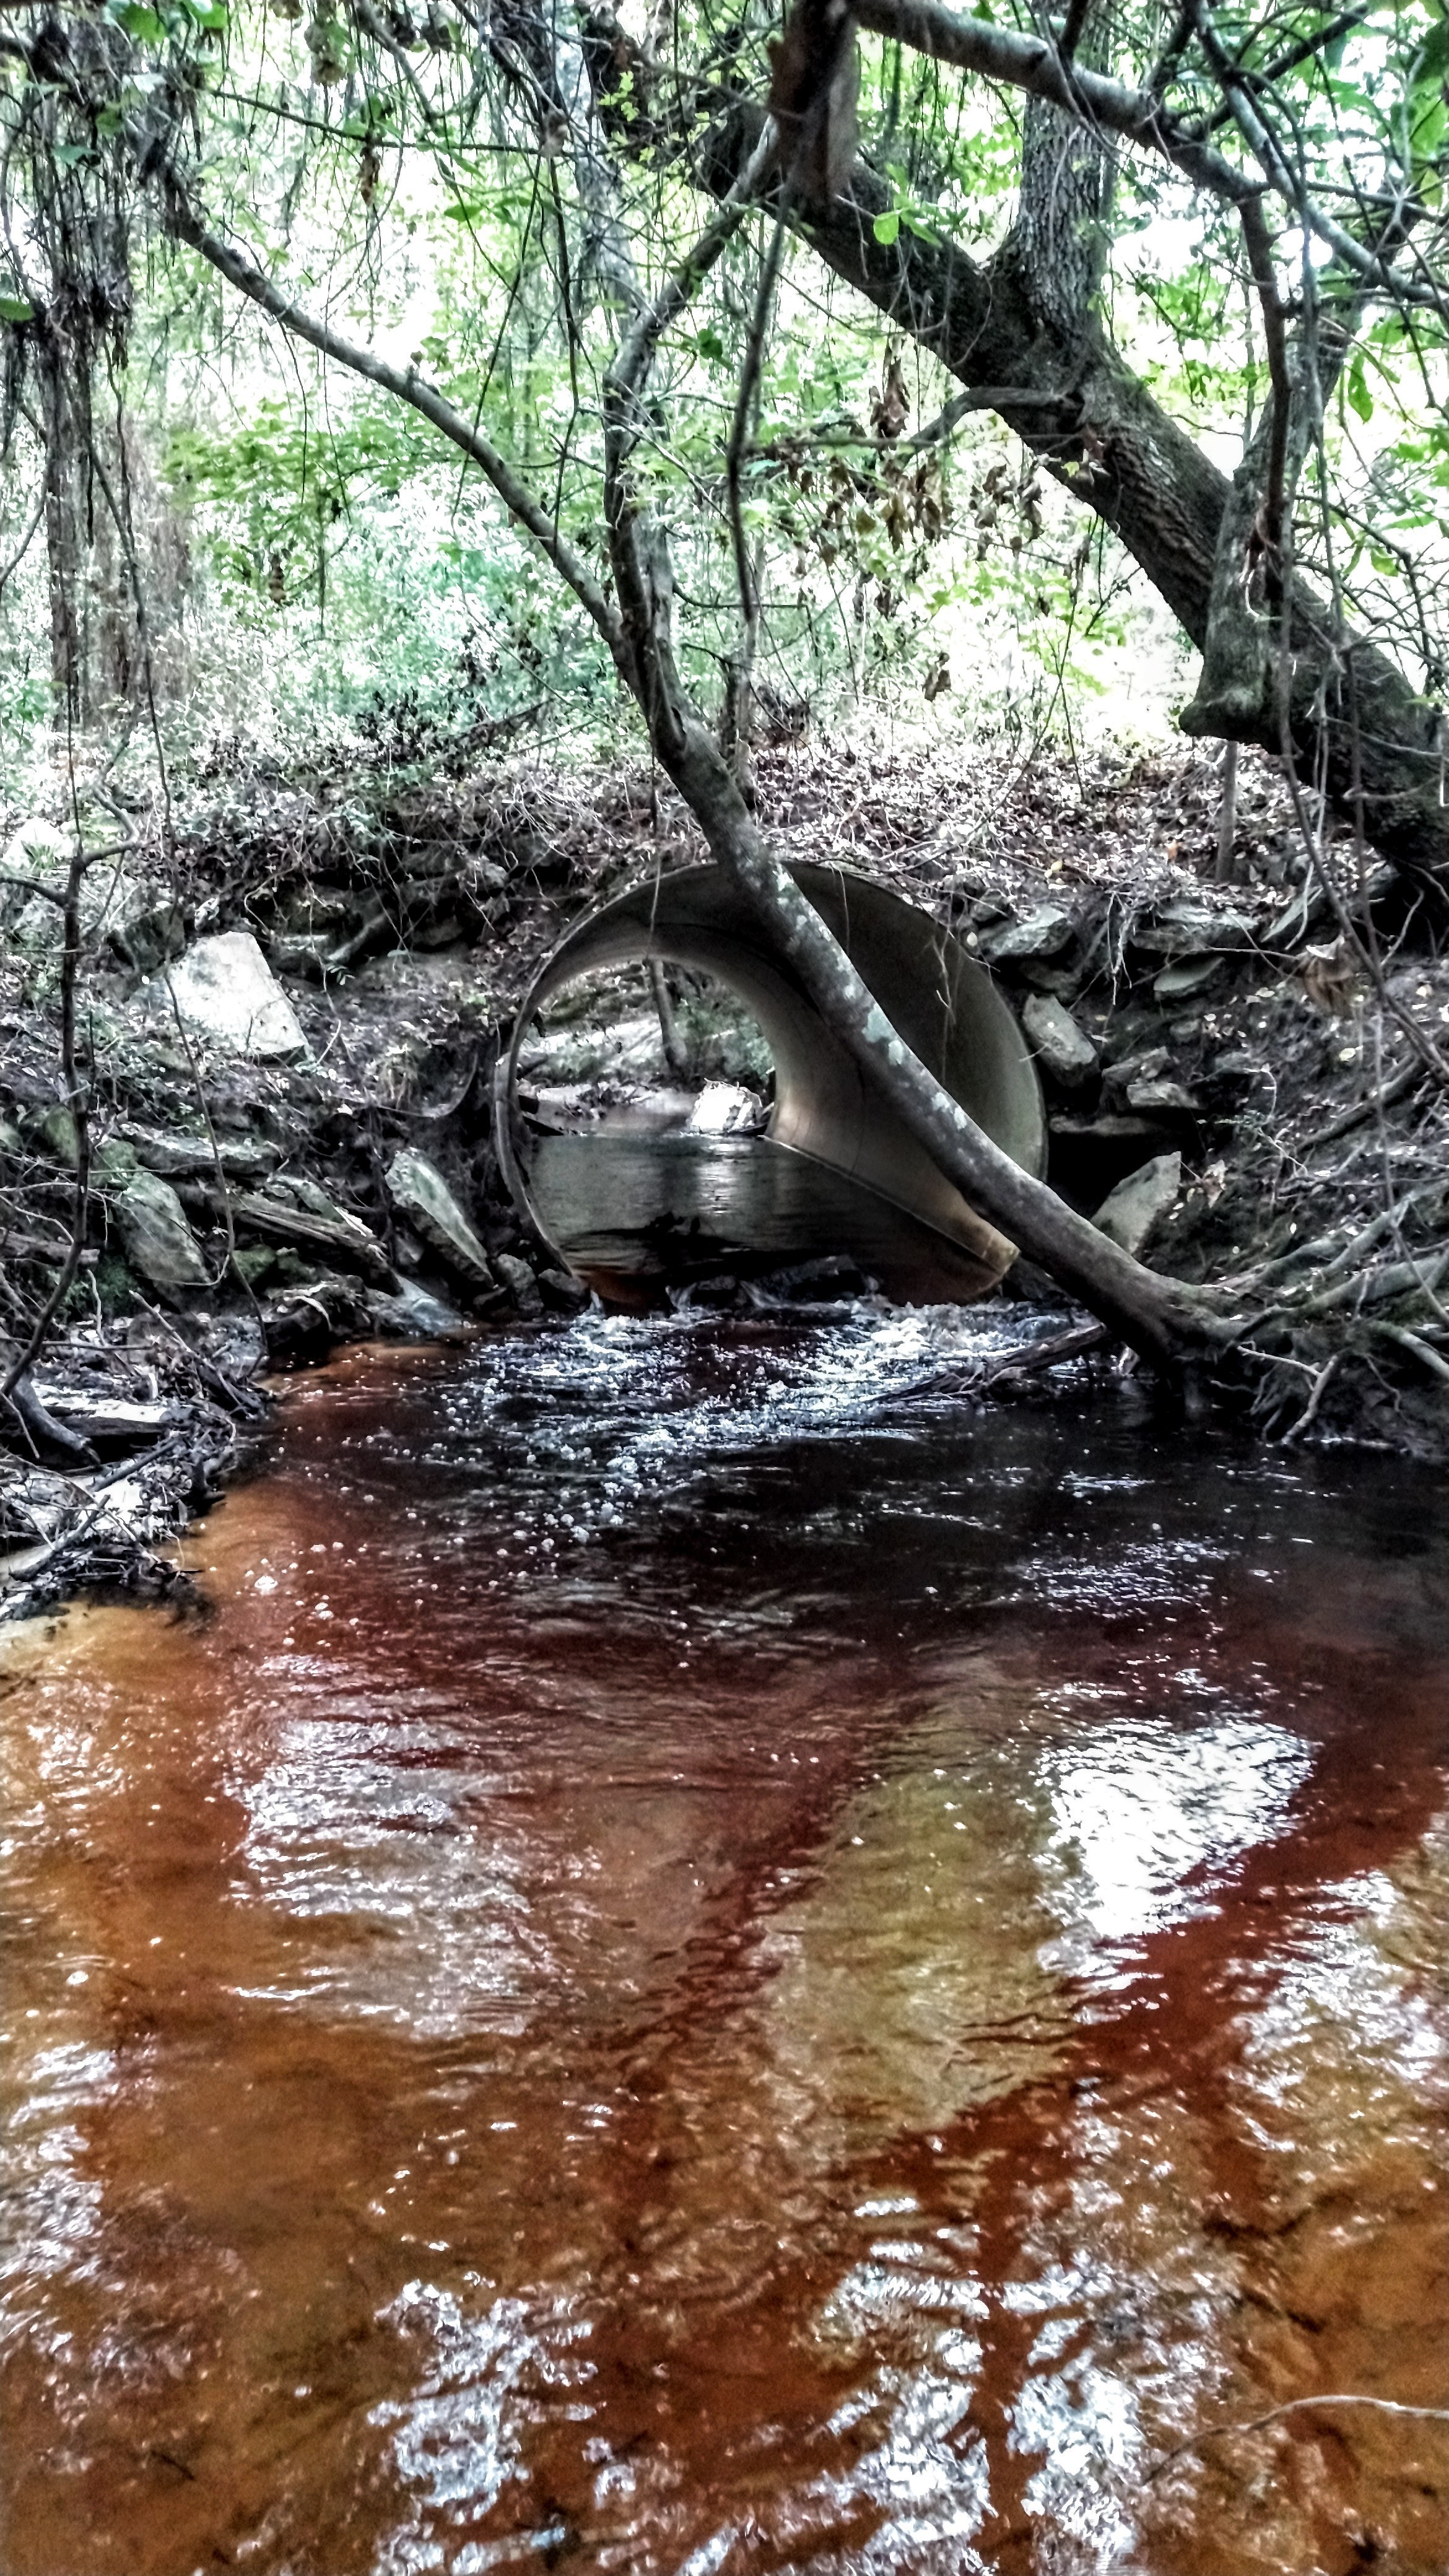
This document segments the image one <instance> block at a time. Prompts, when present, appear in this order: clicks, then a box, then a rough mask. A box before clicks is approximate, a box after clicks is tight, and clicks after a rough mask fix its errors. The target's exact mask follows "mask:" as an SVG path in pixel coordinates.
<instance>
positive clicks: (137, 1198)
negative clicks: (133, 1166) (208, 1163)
mask: <svg viewBox="0 0 1449 2576" xmlns="http://www.w3.org/2000/svg"><path fill="white" fill-rule="evenodd" d="M111 1210H112V1214H113V1216H114V1218H115V1222H116V1226H117V1229H118V1231H119V1233H120V1237H121V1241H122V1243H123V1244H124V1245H125V1248H126V1259H127V1260H128V1261H129V1263H130V1265H131V1268H132V1269H133V1270H136V1271H139V1273H140V1275H141V1277H142V1278H143V1279H145V1280H147V1281H148V1282H149V1283H150V1285H151V1286H152V1287H153V1288H159V1289H161V1290H162V1291H163V1293H166V1294H169V1293H170V1292H172V1291H173V1290H175V1289H178V1288H205V1287H207V1286H209V1284H210V1281H209V1274H208V1272H207V1267H206V1263H205V1262H204V1261H203V1259H202V1257H201V1246H200V1244H199V1243H198V1242H197V1240H196V1237H195V1235H194V1234H193V1233H192V1231H191V1225H190V1221H189V1219H188V1217H187V1214H186V1211H185V1209H184V1208H183V1206H182V1204H181V1201H180V1200H179V1198H178V1197H177V1195H176V1192H175V1191H174V1190H173V1188H172V1187H171V1184H170V1182H169V1181H163V1180H161V1179H160V1178H159V1176H158V1175H157V1174H156V1173H155V1172H146V1171H138V1172H137V1173H136V1175H135V1177H134V1179H132V1180H130V1181H128V1182H127V1184H126V1186H125V1188H124V1189H123V1190H118V1191H117V1193H116V1195H115V1197H114V1198H113V1199H112V1201H111Z"/></svg>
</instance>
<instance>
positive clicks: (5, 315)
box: [0, 295, 35, 322]
mask: <svg viewBox="0 0 1449 2576" xmlns="http://www.w3.org/2000/svg"><path fill="white" fill-rule="evenodd" d="M34 319H35V307H34V305H33V304H27V303H26V301H25V298H24V296H23V295H0V322H33V321H34Z"/></svg>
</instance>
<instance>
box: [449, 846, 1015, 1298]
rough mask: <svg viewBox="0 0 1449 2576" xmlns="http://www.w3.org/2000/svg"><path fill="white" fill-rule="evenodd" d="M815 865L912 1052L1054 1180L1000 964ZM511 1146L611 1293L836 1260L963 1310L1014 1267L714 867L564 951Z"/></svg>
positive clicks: (856, 956)
mask: <svg viewBox="0 0 1449 2576" xmlns="http://www.w3.org/2000/svg"><path fill="white" fill-rule="evenodd" d="M795 873H796V878H797V882H798V883H799V884H800V885H801V887H802V890H803V891H804V892H805V893H806V894H807V895H808V896H809V899H810V901H811V902H812V904H814V905H815V907H816V908H817V910H818V911H820V912H821V914H822V915H823V916H824V918H825V919H826V920H827V921H828V922H829V924H830V927H831V929H832V930H833V931H834V932H835V935H836V936H837V938H839V939H840V940H841V942H842V944H843V945H844V946H845V947H846V949H847V951H848V953H849V954H850V955H851V957H852V959H853V961H854V963H855V964H856V966H857V967H858V969H859V971H860V973H861V974H862V976H863V978H864V980H865V981H866V983H867V984H868V986H869V988H870V990H871V992H872V993H873V994H874V995H875V996H876V997H877V999H878V1000H879V1001H880V1003H881V1006H882V1008H883V1010H885V1012H886V1013H887V1015H888V1017H889V1018H890V1020H891V1022H892V1025H893V1026H894V1027H895V1028H896V1029H897V1030H899V1032H900V1034H901V1035H902V1036H903V1037H904V1039H905V1041H906V1043H907V1044H908V1045H909V1046H910V1047H911V1048H912V1049H913V1050H914V1052H915V1053H916V1054H917V1055H919V1056H920V1057H921V1059H922V1060H923V1062H925V1063H926V1064H928V1065H929V1066H930V1069H931V1070H932V1072H933V1073H935V1074H936V1075H937V1077H938V1079H940V1080H941V1081H942V1082H943V1083H944V1084H945V1086H946V1088H947V1089H948V1090H949V1091H951V1092H952V1094H953V1096H954V1097H955V1098H957V1099H958V1100H960V1101H961V1102H962V1103H963V1105H964V1106H965V1107H967V1108H968V1109H969V1110H970V1112H971V1115H972V1116H973V1117H974V1118H976V1119H977V1120H978V1121H979V1123H980V1124H981V1125H982V1126H984V1127H985V1128H986V1130H987V1132H988V1134H990V1135H991V1136H992V1137H993V1138H994V1140H995V1141H996V1142H997V1143H998V1144H999V1145H1000V1146H1001V1147H1002V1148H1003V1150H1004V1151H1005V1152H1007V1153H1009V1154H1011V1155H1012V1156H1013V1158H1014V1159H1015V1160H1016V1161H1018V1162H1019V1163H1021V1164H1022V1165H1023V1166H1024V1167H1025V1168H1027V1169H1029V1170H1032V1171H1038V1172H1039V1171H1040V1169H1041V1167H1042V1161H1043V1156H1044V1147H1045V1122H1044V1119H1043V1116H1042V1106H1041V1094H1040V1089H1039V1086H1038V1084H1037V1080H1036V1074H1035V1070H1034V1068H1033V1065H1032V1062H1031V1058H1030V1055H1029V1052H1028V1050H1027V1048H1026V1045H1025V1042H1024V1040H1023V1038H1022V1036H1021V1032H1020V1030H1019V1028H1018V1027H1017V1024H1016V1021H1015V1019H1014V1018H1013V1016H1012V1013H1011V1012H1010V1010H1009V1009H1008V1007H1007V1005H1006V1004H1005V1002H1004V1001H1003V1000H1002V998H1001V996H1000V994H999V993H998V992H997V991H996V989H995V987H994V986H993V985H992V983H991V980H990V978H989V976H988V975H986V973H985V972H984V970H983V969H982V968H981V966H980V965H979V964H978V963H977V962H976V961H975V960H974V959H972V958H970V957H969V956H968V955H967V953H966V951H965V950H964V949H963V948H962V947H961V945H960V943H959V942H958V941H956V940H955V939H954V938H953V937H952V936H951V934H950V933H949V932H948V931H946V930H945V929H943V927H942V926H941V925H940V924H939V923H937V922H935V921H933V920H931V919H930V917H929V916H928V915H926V914H923V913H921V912H918V911H917V910H916V909H915V908H914V907H913V906H912V905H910V904H907V903H905V902H904V901H903V900H902V899H901V898H900V897H899V896H896V895H893V894H891V893H889V892H888V891H887V890H886V889H885V888H883V887H881V886H879V885H876V884H874V883H872V882H871V881H869V880H867V879H865V878H860V877H856V876H854V875H852V873H851V872H850V871H849V870H847V869H843V868H820V867H810V868H801V869H799V870H797V871H796V872H795ZM499 1135H500V1154H501V1156H502V1159H503V1161H504V1167H505V1169H507V1170H508V1171H509V1173H510V1177H511V1184H512V1186H513V1188H514V1191H515V1195H516V1196H517V1198H518V1200H519V1204H520V1207H521V1208H522V1209H523V1211H524V1213H525V1214H526V1215H527V1216H528V1218H529V1220H530V1222H531V1223H532V1224H533V1225H534V1226H535V1227H536V1228H537V1229H538V1231H539V1232H540V1233H541V1234H543V1236H544V1237H545V1238H546V1240H547V1241H548V1242H549V1243H550V1244H551V1245H552V1246H553V1248H554V1250H555V1251H556V1253H557V1254H558V1256H559V1258H560V1259H561V1260H562V1261H564V1262H565V1263H566V1264H567V1265H568V1266H569V1268H570V1269H572V1270H573V1271H575V1272H576V1274H577V1275H578V1276H579V1277H581V1278H583V1279H585V1280H587V1281H588V1282H589V1284H590V1285H591V1286H593V1287H595V1288H597V1289H598V1290H599V1292H600V1294H601V1295H602V1296H603V1297H604V1298H605V1299H606V1300H607V1301H609V1302H612V1303H617V1304H622V1305H626V1306H633V1307H644V1306H648V1305H651V1304H656V1303H660V1302H662V1301H663V1300H664V1299H666V1298H667V1297H668V1295H669V1294H670V1292H671V1291H672V1290H675V1289H677V1288H678V1287H680V1286H681V1285H695V1284H698V1283H701V1282H703V1281H705V1280H707V1279H709V1278H711V1277H714V1278H724V1279H726V1280H727V1279H729V1278H731V1277H733V1278H736V1279H741V1280H744V1279H750V1278H760V1277H762V1276H769V1275H770V1274H772V1273H773V1274H780V1273H782V1272H784V1271H789V1270H798V1269H800V1268H802V1267H806V1268H808V1267H812V1266H818V1265H820V1264H822V1263H833V1264H836V1265H838V1267H839V1272H840V1275H841V1277H842V1280H843V1281H844V1280H846V1279H849V1278H850V1277H852V1276H853V1277H854V1279H855V1281H856V1282H857V1283H858V1282H861V1281H869V1282H870V1283H872V1284H875V1285H878V1286H879V1287H880V1288H881V1289H882V1290H883V1291H884V1293H885V1294H886V1295H887V1296H890V1297H893V1298H896V1299H898V1300H900V1301H902V1302H923V1303H931V1302H937V1301H940V1300H953V1301H958V1302H959V1301H964V1300H966V1299H969V1298H973V1297H979V1296H982V1295H984V1294H986V1293H987V1292H988V1291H989V1290H990V1289H992V1288H993V1287H995V1286H997V1285H998V1284H999V1282H1000V1280H1001V1279H1002V1277H1003V1276H1004V1274H1005V1272H1006V1271H1007V1269H1008V1268H1009V1267H1010V1264H1011V1261H1012V1259H1013V1258H1014V1248H1013V1247H1012V1246H1011V1245H1010V1244H1009V1243H1007V1242H1006V1241H1005V1240H1004V1238H1003V1237H1002V1236H1001V1235H1000V1234H998V1233H997V1232H996V1230H995V1229H994V1228H993V1227H992V1226H990V1225H989V1224H987V1223H986V1221H985V1220H984V1219H983V1218H982V1217H981V1216H980V1215H979V1214H978V1213H977V1211H976V1210H974V1209H973V1208H971V1207H970V1206H968V1204H967V1203H966V1201H965V1200H964V1199H963V1198H962V1196H961V1195H960V1193H959V1191H957V1190H956V1188H955V1187H954V1186H953V1184H952V1183H951V1182H950V1181H949V1180H948V1179H947V1178H946V1176H945V1174H944V1173H942V1172H941V1171H940V1170H939V1168H938V1167H937V1166H936V1164H935V1163H934V1162H933V1161H932V1159H931V1157H930V1156H929V1155H928V1154H927V1153H926V1152H925V1151H924V1149H923V1148H922V1147H921V1146H919V1145H918V1144H917V1143H916V1142H915V1140H914V1138H913V1137H912V1136H911V1135H910V1134H909V1133H908V1131H907V1130H906V1129H905V1127H904V1126H903V1125H902V1123H901V1121H900V1120H899V1118H898V1117H897V1116H896V1114H895V1112H894V1110H893V1109H892V1108H891V1107H890V1104H889V1103H888V1101H887V1100H886V1098H885V1096H884V1094H883V1093H882V1092H880V1091H879V1089H878V1088H877V1087H876V1086H875V1085H874V1084H873V1083H872V1081H871V1080H870V1078H869V1075H868V1073H866V1072H864V1071H863V1070H862V1068H861V1067H860V1065H859V1064H858V1063H857V1062H856V1060H855V1059H854V1058H853V1057H852V1056H851V1055H850V1053H849V1052H848V1050H847V1049H846V1048H845V1046H844V1045H843V1043H842V1041H841V1040H840V1039H839V1038H838V1037H837V1036H836V1034H835V1032H834V1030H833V1029H832V1028H831V1027H830V1025H829V1024H828V1022H827V1021H826V1020H825V1018H824V1017H823V1016H822V1014H821V1013H820V1011H819V1010H818V1009H817V1008H816V1006H815V1004H814V1002H813V1001H812V1000H811V998H810V996H809V993H808V992H807V990H806V988H805V986H804V984H803V983H802V981H801V979H800V978H799V976H798V975H797V974H796V972H795V970H794V969H793V967H792V966H791V965H790V963H789V961H788V959H786V958H784V957H782V956H781V955H779V954H778V953H776V952H775V951H774V950H773V948H772V947H771V944H770V942H769V941H768V939H767V937H766V936H765V935H764V934H763V933H762V932H761V930H760V929H759V927H758V925H757V924H756V922H755V921H754V919H753V916H752V915H751V914H750V913H749V911H748V910H747V908H746V907H745V906H744V905H743V904H742V903H741V901H740V899H739V898H738V897H737V896H736V895H735V894H734V893H733V892H732V890H731V889H730V888H729V886H728V885H727V884H726V882H725V881H724V879H723V878H721V877H720V876H719V874H718V873H717V872H716V871H715V870H713V869H707V868H699V869H689V870H686V871H682V872H681V873H680V874H679V875H677V876H672V877H664V878H661V879H659V880H657V881H654V882H652V883H648V884H645V885H642V886H640V887H637V888H635V889H633V890H631V892H629V893H628V894H626V895H622V896H617V897H615V898H614V899H613V900H612V901H611V902H609V903H607V904H604V905H602V906H601V907H600V908H599V909H598V911H596V912H594V913H591V914H588V915H586V916H585V917H584V919H583V920H581V921H580V922H578V923H576V924H575V925H574V926H573V928H572V929H571V930H570V931H569V932H568V933H567V934H566V936H565V937H564V939H563V940H562V941H560V943H559V946H558V947H557V948H556V949H555V951H554V953H553V955H552V957H551V958H549V960H548V961H547V962H546V964H545V965H544V967H543V968H542V969H541V970H540V972H539V974H538V975H537V977H536V978H535V980H534V983H533V986H532V988H531V989H530V992H529V993H528V995H527V996H526V997H525V1000H524V1003H523V1005H522V1008H521V1010H520V1013H519V1019H518V1023H517V1026H516V1031H515V1036H514V1040H513V1045H512V1048H511V1051H510V1054H509V1056H508V1058H507V1060H506V1062H505V1064H504V1065H503V1066H502V1067H501V1068H500V1084H499Z"/></svg>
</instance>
